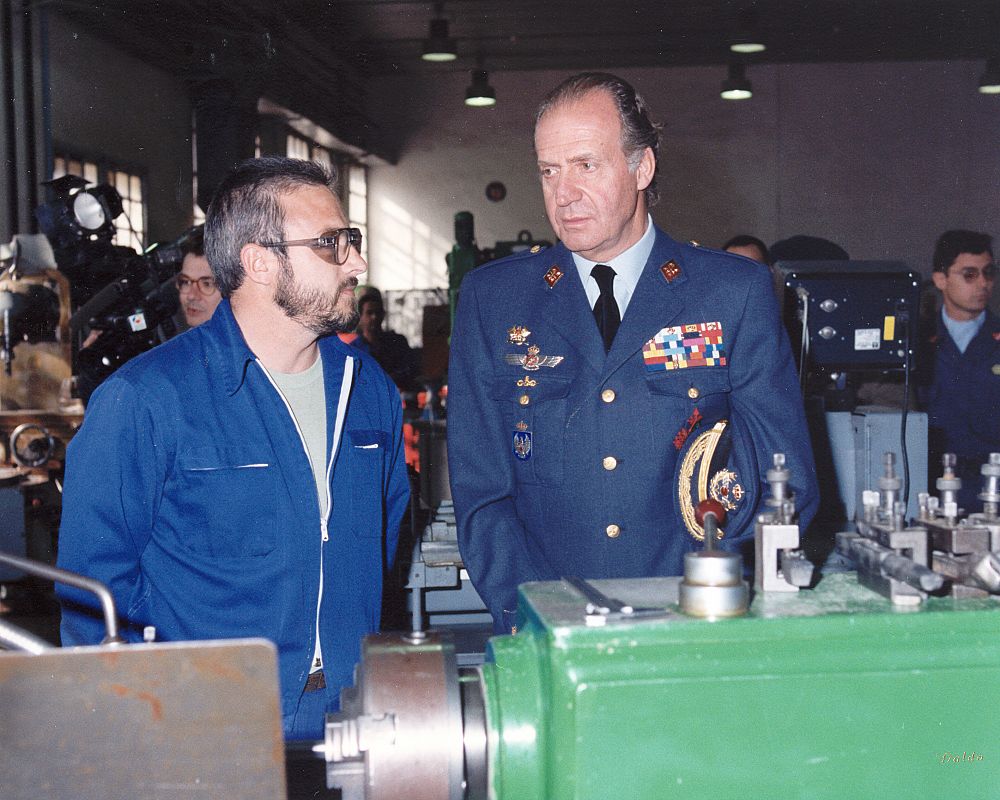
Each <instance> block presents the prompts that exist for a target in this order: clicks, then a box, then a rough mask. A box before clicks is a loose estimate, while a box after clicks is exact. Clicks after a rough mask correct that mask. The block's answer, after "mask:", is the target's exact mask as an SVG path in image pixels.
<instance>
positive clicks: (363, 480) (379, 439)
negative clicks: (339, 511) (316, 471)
mask: <svg viewBox="0 0 1000 800" xmlns="http://www.w3.org/2000/svg"><path fill="white" fill-rule="evenodd" d="M388 441H389V437H388V435H387V434H386V432H385V431H381V430H351V431H344V440H343V442H341V445H340V452H341V458H343V460H344V462H345V466H347V467H348V470H347V475H348V479H349V481H350V485H351V513H350V515H349V516H347V517H345V518H340V517H339V515H338V518H339V519H340V520H341V524H343V522H344V520H345V519H346V520H349V522H348V524H349V525H350V527H351V529H352V530H353V531H354V535H355V536H357V537H359V538H361V539H379V538H381V537H382V528H383V524H384V523H383V513H382V504H383V497H382V485H383V481H384V477H385V459H386V454H385V449H386V447H387V445H388ZM338 466H339V464H338ZM334 483H336V481H334Z"/></svg>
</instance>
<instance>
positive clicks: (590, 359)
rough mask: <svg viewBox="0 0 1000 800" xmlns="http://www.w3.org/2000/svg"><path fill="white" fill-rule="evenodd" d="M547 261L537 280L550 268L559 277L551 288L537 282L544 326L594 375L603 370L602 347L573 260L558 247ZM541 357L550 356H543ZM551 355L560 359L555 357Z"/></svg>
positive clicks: (541, 280)
mask: <svg viewBox="0 0 1000 800" xmlns="http://www.w3.org/2000/svg"><path fill="white" fill-rule="evenodd" d="M548 252H549V253H550V254H551V258H549V259H548V260H546V261H545V262H544V263H545V264H546V265H547V266H545V267H544V268H543V269H542V270H541V276H544V275H545V274H547V273H548V270H549V269H550V268H551V267H556V268H558V269H559V270H560V271H561V272H562V273H563V274H562V277H561V278H559V280H557V281H556V282H555V283H554V284H553V285H552V286H551V287H550V286H549V285H548V283H547V282H546V281H545V278H544V277H541V276H540V277H539V278H538V279H537V280H538V281H539V283H540V284H541V291H542V292H543V293H544V299H543V301H542V303H543V305H542V307H543V308H544V313H545V319H546V322H547V323H548V324H549V325H551V326H552V327H553V328H554V329H555V331H556V333H558V334H559V335H560V336H561V337H562V338H563V339H564V340H565V341H566V344H567V345H568V346H569V347H571V348H573V349H574V350H575V351H576V352H577V353H579V354H580V356H581V358H583V360H584V361H586V362H587V363H588V364H589V365H590V366H591V368H592V369H593V370H594V372H600V371H601V369H602V367H603V366H604V360H605V358H604V344H603V343H602V342H601V335H600V333H599V332H598V330H597V323H595V322H594V313H593V311H592V310H591V308H590V304H589V303H588V302H587V293H586V292H585V291H584V290H583V284H582V283H580V275H579V273H578V271H577V269H576V264H575V263H574V262H573V256H572V255H571V254H570V252H569V250H567V249H566V248H565V247H564V246H563V244H562V243H559V244H557V245H556V246H555V247H553V248H552V249H551V250H549V251H548ZM543 355H553V354H552V353H543ZM554 355H560V354H558V353H555V354H554Z"/></svg>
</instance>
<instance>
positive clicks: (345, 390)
mask: <svg viewBox="0 0 1000 800" xmlns="http://www.w3.org/2000/svg"><path fill="white" fill-rule="evenodd" d="M322 357H323V355H322V353H321V354H320V355H319V356H318V358H322ZM254 361H255V363H256V364H257V366H258V367H260V369H261V372H263V373H264V375H265V377H266V378H267V380H268V382H269V383H270V384H271V386H273V387H274V391H276V392H277V393H278V397H280V398H281V402H282V403H284V404H285V409H286V410H287V411H288V416H289V417H290V418H291V420H292V425H294V426H295V432H296V433H298V435H299V442H300V443H301V444H302V450H303V451H304V452H305V454H306V460H307V461H308V460H310V459H309V447H308V446H307V445H306V437H305V436H303V435H302V429H301V428H300V427H299V423H298V420H296V419H295V414H294V413H293V412H292V407H291V405H289V403H288V399H287V398H286V397H285V395H284V392H282V391H281V389H280V388H279V387H278V384H277V383H275V382H274V378H272V377H271V373H270V372H268V371H267V367H265V366H264V365H263V364H262V363H261V361H260V359H259V358H256V359H254ZM325 383H326V380H325V378H324V385H325ZM353 383H354V359H353V358H352V357H351V356H345V358H344V377H343V379H342V380H341V382H340V397H339V398H338V400H337V417H336V419H335V420H334V423H333V442H332V443H331V446H330V457H329V459H328V460H327V465H326V514H321V515H320V518H319V532H320V547H319V592H318V593H317V595H316V643H314V645H313V652H312V653H310V654H309V669H310V670H311V669H312V662H313V657H314V656H315V654H316V650H317V646H318V649H319V652H320V657H321V658H322V655H323V648H322V645H318V643H319V642H320V638H319V610H320V607H321V606H322V604H323V554H324V547H323V543H324V542H328V541H330V514H331V513H332V512H333V492H332V491H331V490H330V479H331V476H332V475H333V464H334V461H335V460H336V457H337V452H338V450H339V448H340V439H341V436H342V435H343V431H344V418H345V417H346V416H347V400H348V398H349V397H350V394H351V385H352V384H353ZM324 391H325V390H324Z"/></svg>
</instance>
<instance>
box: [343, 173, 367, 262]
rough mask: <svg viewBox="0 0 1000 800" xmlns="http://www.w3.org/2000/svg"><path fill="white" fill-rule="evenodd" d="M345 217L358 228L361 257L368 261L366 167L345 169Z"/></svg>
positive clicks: (353, 226) (352, 225)
mask: <svg viewBox="0 0 1000 800" xmlns="http://www.w3.org/2000/svg"><path fill="white" fill-rule="evenodd" d="M347 171H348V183H347V217H348V219H349V220H350V222H349V224H350V226H351V227H352V228H360V229H361V233H362V234H363V235H364V238H363V239H362V240H361V256H362V257H363V258H364V259H365V261H367V260H368V167H366V166H364V164H351V165H350V166H348V167H347Z"/></svg>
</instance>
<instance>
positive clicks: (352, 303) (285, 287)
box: [274, 264, 360, 336]
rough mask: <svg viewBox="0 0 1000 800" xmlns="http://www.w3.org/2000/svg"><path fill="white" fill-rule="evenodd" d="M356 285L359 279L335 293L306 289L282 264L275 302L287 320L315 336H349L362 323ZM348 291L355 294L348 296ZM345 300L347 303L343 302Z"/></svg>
mask: <svg viewBox="0 0 1000 800" xmlns="http://www.w3.org/2000/svg"><path fill="white" fill-rule="evenodd" d="M357 285H358V279H357V278H347V279H345V280H343V281H341V283H340V285H338V286H337V289H336V290H335V291H334V292H332V293H328V292H323V291H321V290H319V289H305V288H303V287H302V285H301V284H299V283H298V282H296V280H295V278H294V276H293V275H292V269H291V267H289V266H288V265H287V264H282V266H281V273H280V274H279V275H278V281H277V284H276V285H275V287H274V302H275V303H276V304H277V305H278V308H280V309H281V310H282V311H284V312H285V316H286V317H288V318H289V319H291V320H294V321H295V322H298V323H299V324H300V325H302V326H303V327H304V328H306V329H307V330H309V331H312V332H313V333H315V334H316V336H330V335H332V334H334V333H347V332H349V331H353V330H354V329H355V328H356V327H357V325H358V320H359V319H360V314H359V312H358V301H357V300H356V299H355V297H354V292H353V289H354V287H355V286H357ZM347 289H351V290H352V291H350V292H347V293H346V294H345V290H347ZM342 297H343V298H345V299H344V300H341V298H342Z"/></svg>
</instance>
